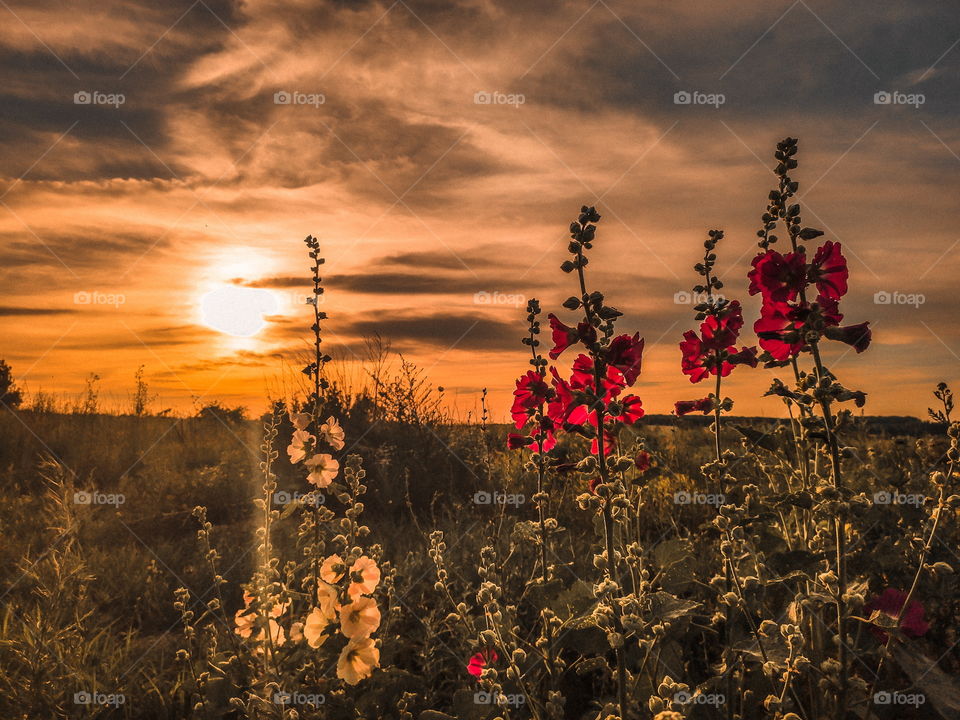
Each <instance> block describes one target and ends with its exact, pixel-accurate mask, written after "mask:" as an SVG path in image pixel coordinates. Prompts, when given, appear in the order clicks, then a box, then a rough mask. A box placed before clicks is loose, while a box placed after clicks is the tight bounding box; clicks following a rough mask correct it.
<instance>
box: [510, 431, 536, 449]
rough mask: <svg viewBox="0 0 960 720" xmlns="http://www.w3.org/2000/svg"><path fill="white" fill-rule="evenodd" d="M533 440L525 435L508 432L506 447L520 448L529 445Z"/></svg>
mask: <svg viewBox="0 0 960 720" xmlns="http://www.w3.org/2000/svg"><path fill="white" fill-rule="evenodd" d="M533 442H534V440H533V438H531V437H528V436H526V435H519V434H517V433H509V434H508V435H507V447H508V448H509V449H510V450H519V449H521V448H525V447H527V446H528V445H531V444H532V443H533Z"/></svg>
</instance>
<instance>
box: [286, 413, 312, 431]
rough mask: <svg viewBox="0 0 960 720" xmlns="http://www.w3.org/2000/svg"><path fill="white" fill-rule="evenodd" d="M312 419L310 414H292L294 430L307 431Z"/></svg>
mask: <svg viewBox="0 0 960 720" xmlns="http://www.w3.org/2000/svg"><path fill="white" fill-rule="evenodd" d="M312 419H313V418H312V417H310V413H298V412H291V413H290V422H291V423H293V429H294V430H306V429H307V427H308V426H309V425H310V421H311V420H312Z"/></svg>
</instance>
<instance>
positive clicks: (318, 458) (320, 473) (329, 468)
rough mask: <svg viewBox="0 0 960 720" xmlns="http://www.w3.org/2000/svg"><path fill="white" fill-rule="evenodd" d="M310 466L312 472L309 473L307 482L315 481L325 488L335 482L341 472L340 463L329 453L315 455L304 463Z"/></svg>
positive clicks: (315, 483) (317, 484)
mask: <svg viewBox="0 0 960 720" xmlns="http://www.w3.org/2000/svg"><path fill="white" fill-rule="evenodd" d="M304 464H305V465H306V466H307V467H308V468H310V474H309V475H307V482H309V483H313V484H314V485H316V486H317V487H319V488H325V487H327V486H328V485H330V483H332V482H333V480H334V478H335V477H337V473H339V472H340V463H339V462H337V460H336V459H335V458H334V457H333V455H329V454H327V453H320V454H319V455H314V456H313V457H311V458H310V459H309V460H307V461H306V462H305V463H304Z"/></svg>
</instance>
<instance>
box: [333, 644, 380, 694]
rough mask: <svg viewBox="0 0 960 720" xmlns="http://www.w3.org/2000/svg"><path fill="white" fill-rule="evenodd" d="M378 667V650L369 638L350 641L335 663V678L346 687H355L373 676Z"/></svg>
mask: <svg viewBox="0 0 960 720" xmlns="http://www.w3.org/2000/svg"><path fill="white" fill-rule="evenodd" d="M379 666H380V650H378V649H377V646H376V644H374V642H373V640H371V639H370V638H360V639H359V640H351V641H350V642H348V643H347V646H346V647H345V648H344V649H343V652H341V653H340V659H339V660H338V661H337V677H338V678H340V679H341V680H343V681H344V682H345V683H347V684H348V685H356V684H357V683H358V682H360V681H361V680H363V679H364V678H368V677H370V676H371V675H372V674H373V669H374V668H376V667H379Z"/></svg>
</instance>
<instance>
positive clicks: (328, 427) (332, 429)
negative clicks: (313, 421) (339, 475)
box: [320, 415, 346, 450]
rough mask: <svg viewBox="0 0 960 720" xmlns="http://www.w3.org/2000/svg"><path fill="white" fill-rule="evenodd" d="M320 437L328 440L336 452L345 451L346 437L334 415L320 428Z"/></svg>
mask: <svg viewBox="0 0 960 720" xmlns="http://www.w3.org/2000/svg"><path fill="white" fill-rule="evenodd" d="M320 437H322V438H323V439H324V440H326V441H327V442H328V443H329V444H330V447H332V448H333V449H334V450H343V446H344V444H345V443H344V438H345V437H346V435H345V434H344V432H343V428H342V427H341V426H340V423H338V422H337V419H336V418H335V417H333V416H332V415H331V416H330V417H329V418H327V421H326V422H325V423H324V424H323V425H321V426H320Z"/></svg>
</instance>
